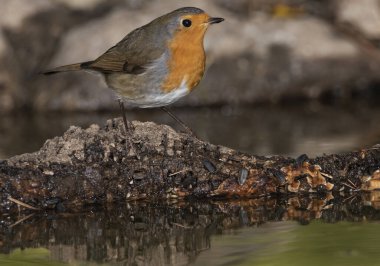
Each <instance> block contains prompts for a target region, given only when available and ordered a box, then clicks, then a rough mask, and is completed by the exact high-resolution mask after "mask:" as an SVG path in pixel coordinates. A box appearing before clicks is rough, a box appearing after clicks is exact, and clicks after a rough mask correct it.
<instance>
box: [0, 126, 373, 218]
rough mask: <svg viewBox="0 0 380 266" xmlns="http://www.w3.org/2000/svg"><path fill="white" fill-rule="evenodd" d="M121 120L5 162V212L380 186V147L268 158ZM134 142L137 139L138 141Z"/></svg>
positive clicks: (1, 207)
mask: <svg viewBox="0 0 380 266" xmlns="http://www.w3.org/2000/svg"><path fill="white" fill-rule="evenodd" d="M123 129H124V128H123V124H122V120H121V119H115V120H109V121H108V122H107V125H106V126H105V127H104V128H100V127H99V126H97V125H93V126H91V127H90V128H88V129H81V128H78V127H71V128H70V129H69V130H68V131H67V132H66V133H65V134H64V135H63V136H62V137H56V138H54V139H52V140H48V141H46V143H45V144H44V146H43V147H42V148H41V150H40V151H38V152H35V153H31V154H24V155H20V156H15V157H13V158H10V159H8V160H5V161H2V162H0V191H1V192H0V211H2V212H4V211H9V210H12V208H15V207H16V205H21V204H19V203H18V204H15V202H17V201H20V202H21V203H24V204H28V205H30V206H33V207H35V208H39V209H47V208H58V209H63V208H65V209H66V210H73V209H77V208H81V207H83V206H85V205H88V204H105V203H109V202H126V201H135V200H145V201H151V202H154V201H158V200H164V199H167V200H181V199H205V198H211V199H221V198H264V197H273V196H274V195H289V194H290V195H294V194H310V193H316V194H319V195H324V196H329V195H341V194H344V193H347V192H352V191H361V190H374V189H377V188H380V185H379V184H380V180H379V179H380V171H379V170H378V169H379V168H380V147H379V146H375V147H373V148H370V149H366V150H361V151H357V152H351V153H346V154H340V155H326V156H322V157H318V158H315V159H309V158H308V157H307V156H306V155H301V156H300V157H298V158H297V159H293V158H284V157H281V156H273V157H263V156H255V155H250V154H245V153H241V152H238V151H235V150H232V149H229V148H226V147H222V146H217V145H213V144H210V143H207V142H204V141H202V140H199V139H197V138H194V137H193V136H191V135H189V134H185V133H178V132H176V131H174V130H173V129H172V128H170V127H168V126H166V125H156V124H154V123H151V122H147V123H141V122H133V130H132V133H131V135H130V136H129V137H126V135H125V132H124V130H123ZM131 143H132V144H133V145H130V144H131Z"/></svg>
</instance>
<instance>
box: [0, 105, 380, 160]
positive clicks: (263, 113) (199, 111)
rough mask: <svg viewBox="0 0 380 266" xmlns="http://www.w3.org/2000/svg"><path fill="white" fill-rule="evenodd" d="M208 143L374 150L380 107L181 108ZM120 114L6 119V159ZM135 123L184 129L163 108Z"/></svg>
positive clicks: (141, 114)
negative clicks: (70, 130) (72, 128)
mask: <svg viewBox="0 0 380 266" xmlns="http://www.w3.org/2000/svg"><path fill="white" fill-rule="evenodd" d="M174 112H175V113H176V114H177V115H178V116H179V117H181V118H182V119H183V120H184V121H185V122H186V123H187V124H188V125H189V126H190V127H191V128H192V129H193V130H194V131H195V132H196V133H197V135H198V136H199V137H200V138H201V139H203V140H206V141H210V142H211V143H214V144H220V145H224V146H228V147H231V148H235V149H238V150H241V151H246V152H250V153H253V154H257V155H270V154H272V155H273V154H279V155H289V156H298V155H300V154H303V153H306V154H308V155H309V156H310V157H313V156H317V155H323V154H324V153H326V154H329V153H337V152H344V151H351V150H354V149H359V148H364V147H369V146H372V145H374V144H377V143H380V123H379V121H380V108H378V107H377V108H376V107H369V106H366V105H357V106H349V107H347V106H346V107H344V106H342V107H333V106H322V105H319V104H314V105H304V106H300V105H299V104H298V105H294V106H292V105H289V106H283V107H278V106H277V107H276V106H263V107H256V108H249V107H222V108H191V109H177V110H174ZM117 116H119V113H49V114H34V113H31V114H29V113H19V114H15V115H8V116H2V117H0V159H4V158H7V157H10V156H12V155H16V154H20V153H25V152H32V151H36V150H38V149H39V148H40V147H41V146H42V144H43V143H44V141H45V140H46V139H48V138H52V137H54V136H60V135H62V134H63V132H65V131H66V130H67V129H68V128H69V126H70V125H77V126H81V127H88V126H89V125H90V124H92V123H97V124H99V125H104V124H105V121H106V120H107V119H110V118H113V117H117ZM127 116H128V118H129V119H132V120H140V121H155V122H157V123H165V124H169V125H171V126H173V127H174V128H176V129H181V128H179V127H178V125H177V124H176V123H175V122H174V121H173V120H172V119H171V118H170V117H169V116H168V115H167V114H166V113H163V112H162V111H160V110H133V111H129V112H128V114H127Z"/></svg>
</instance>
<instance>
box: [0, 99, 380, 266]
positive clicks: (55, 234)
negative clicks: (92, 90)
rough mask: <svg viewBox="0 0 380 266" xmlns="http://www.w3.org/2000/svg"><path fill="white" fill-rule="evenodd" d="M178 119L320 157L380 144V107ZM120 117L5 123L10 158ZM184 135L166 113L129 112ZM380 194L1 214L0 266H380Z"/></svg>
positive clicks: (4, 150)
mask: <svg viewBox="0 0 380 266" xmlns="http://www.w3.org/2000/svg"><path fill="white" fill-rule="evenodd" d="M175 113H176V114H177V115H178V116H180V117H181V118H183V120H184V121H185V122H186V123H187V124H188V125H189V126H191V127H192V128H193V130H194V131H196V132H197V134H198V136H199V137H201V138H203V139H206V140H209V141H210V142H212V143H215V144H221V145H225V146H229V147H232V148H235V149H239V150H243V151H248V152H251V153H255V154H260V155H264V154H265V155H268V154H282V155H290V156H297V155H300V154H302V153H306V154H308V155H309V156H317V155H322V154H323V153H337V152H343V151H350V150H354V149H360V148H363V147H369V146H372V145H374V144H376V143H380V123H379V121H380V108H375V107H369V106H365V105H360V106H359V105H358V106H349V107H347V106H341V107H332V106H323V105H320V104H315V105H307V106H292V105H288V106H283V107H256V108H248V107H240V108H236V107H223V108H211V109H210V108H199V109H177V110H175ZM116 115H117V114H115V113H113V114H112V113H98V114H54V113H52V114H40V115H36V114H33V115H32V114H25V113H23V114H14V115H9V116H3V117H0V158H7V157H9V156H12V155H15V154H20V153H24V152H30V151H35V150H37V149H38V148H39V147H40V146H41V145H42V144H43V142H44V141H45V140H46V139H47V138H51V137H53V136H56V135H61V134H62V133H63V132H64V131H65V130H66V129H67V128H68V127H69V125H81V126H83V127H87V126H88V125H90V124H91V123H99V124H104V123H105V121H106V119H109V118H111V117H114V116H116ZM128 115H129V117H130V118H132V119H138V120H143V121H145V120H153V121H156V122H159V123H168V124H171V125H173V126H174V127H177V125H175V124H174V123H173V122H172V121H171V119H170V118H169V117H168V116H167V115H166V114H165V113H162V112H161V111H151V110H140V111H132V112H129V113H128ZM379 198H380V195H379V194H378V193H376V192H373V193H372V194H342V195H341V198H335V199H334V198H332V197H330V196H329V195H327V197H325V198H324V199H320V198H286V199H285V198H283V199H270V198H269V199H258V200H250V201H229V202H191V203H189V202H187V203H185V202H176V201H173V202H167V203H160V204H157V205H152V204H145V203H139V204H127V205H125V204H121V205H120V206H106V207H104V208H101V209H97V208H91V209H88V210H87V211H86V212H81V213H70V214H69V213H59V212H58V213H57V212H46V213H45V212H43V213H35V212H22V213H20V214H19V215H16V216H12V217H10V216H4V214H0V265H26V266H27V265H67V264H69V265H311V266H312V265H322V264H325V265H379V263H378V262H379V261H380V253H379V252H378V250H379V249H380V244H379V243H378V239H379V237H380V235H379V232H380V223H379V221H380V203H379V200H378V199H379Z"/></svg>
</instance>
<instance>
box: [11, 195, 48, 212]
mask: <svg viewBox="0 0 380 266" xmlns="http://www.w3.org/2000/svg"><path fill="white" fill-rule="evenodd" d="M8 200H10V201H12V202H14V203H16V204H17V205H19V206H23V207H25V208H27V209H31V210H35V211H39V210H41V209H39V208H36V207H33V206H31V205H29V204H26V203H24V202H22V201H19V200H17V199H14V198H12V197H11V196H9V197H8Z"/></svg>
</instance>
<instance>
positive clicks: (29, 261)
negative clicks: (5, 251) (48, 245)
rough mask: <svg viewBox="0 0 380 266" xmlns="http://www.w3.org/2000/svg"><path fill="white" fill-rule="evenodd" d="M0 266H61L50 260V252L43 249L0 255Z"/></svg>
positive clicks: (17, 250)
mask: <svg viewBox="0 0 380 266" xmlns="http://www.w3.org/2000/svg"><path fill="white" fill-rule="evenodd" d="M0 265H4V266H5V265H6V266H36V265H39V266H45V265H46V266H48V265H49V266H63V265H65V264H63V263H60V262H53V261H51V260H50V251H49V250H48V249H45V248H28V249H25V250H21V249H16V250H14V251H12V253H11V254H9V255H0Z"/></svg>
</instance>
